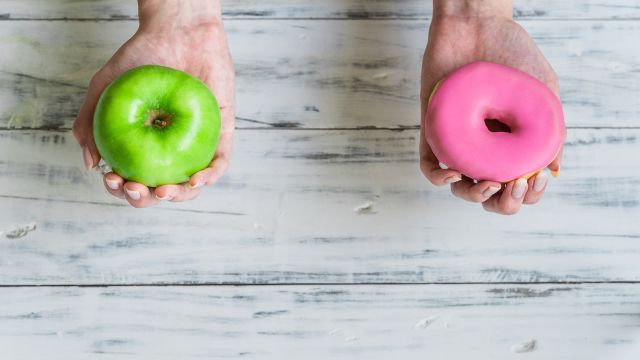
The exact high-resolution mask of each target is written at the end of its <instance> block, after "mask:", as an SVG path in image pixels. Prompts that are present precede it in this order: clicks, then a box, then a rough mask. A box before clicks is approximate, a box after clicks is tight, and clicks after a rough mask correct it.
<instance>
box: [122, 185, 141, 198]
mask: <svg viewBox="0 0 640 360" xmlns="http://www.w3.org/2000/svg"><path fill="white" fill-rule="evenodd" d="M124 191H126V192H127V196H128V197H130V198H131V199H133V200H140V193H139V192H137V191H135V190H129V189H126V188H125V189H124Z"/></svg>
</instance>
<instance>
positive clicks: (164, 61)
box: [73, 0, 235, 207]
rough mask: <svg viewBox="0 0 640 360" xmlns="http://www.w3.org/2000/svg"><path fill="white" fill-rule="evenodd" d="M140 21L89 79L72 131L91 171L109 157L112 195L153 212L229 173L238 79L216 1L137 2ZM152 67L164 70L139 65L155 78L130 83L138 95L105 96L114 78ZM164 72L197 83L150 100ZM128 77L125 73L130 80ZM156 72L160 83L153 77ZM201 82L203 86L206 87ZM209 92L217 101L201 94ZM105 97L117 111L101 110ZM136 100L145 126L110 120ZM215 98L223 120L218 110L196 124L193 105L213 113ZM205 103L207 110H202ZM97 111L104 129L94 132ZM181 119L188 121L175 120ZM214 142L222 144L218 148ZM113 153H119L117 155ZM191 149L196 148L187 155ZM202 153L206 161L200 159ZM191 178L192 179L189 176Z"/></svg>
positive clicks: (107, 178)
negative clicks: (171, 148) (173, 148)
mask: <svg viewBox="0 0 640 360" xmlns="http://www.w3.org/2000/svg"><path fill="white" fill-rule="evenodd" d="M139 17H140V26H139V28H138V31H137V32H136V33H135V34H134V35H133V37H132V38H131V39H129V40H128V41H127V42H126V43H125V44H124V45H123V46H122V47H121V48H120V49H119V50H118V51H117V52H116V53H115V54H114V55H113V57H112V58H111V59H110V60H109V61H108V62H107V63H106V64H105V65H104V66H103V67H102V68H101V69H100V70H99V71H98V72H97V73H96V74H95V75H94V76H93V78H92V79H91V82H90V84H89V89H88V91H87V96H86V99H85V102H84V104H83V105H82V108H81V109H80V111H79V113H78V117H77V119H76V121H75V122H74V124H73V134H74V136H75V137H76V139H77V140H78V142H79V143H80V145H81V147H82V152H83V158H84V161H85V167H86V168H87V169H91V168H93V167H95V166H96V165H97V164H98V162H99V161H100V158H101V153H102V152H104V154H102V155H103V156H104V158H105V161H106V162H107V163H109V165H111V166H112V167H113V169H114V170H115V171H114V172H110V173H107V174H105V175H104V185H105V188H106V189H107V191H108V192H109V193H111V194H112V195H114V196H116V197H119V198H122V199H126V200H127V201H128V202H129V204H131V205H132V206H134V207H148V206H152V205H155V204H157V203H158V202H160V201H161V200H168V201H173V202H176V201H184V200H189V199H192V198H194V197H196V196H197V195H198V194H199V192H200V188H201V187H202V186H203V185H207V184H213V183H215V182H216V181H217V180H218V179H219V178H220V177H221V176H222V175H223V173H224V172H225V170H226V169H227V167H228V164H229V157H230V155H231V149H232V147H233V134H234V122H235V91H234V77H235V75H234V70H233V64H232V62H231V57H230V55H229V50H228V45H227V41H226V35H225V32H224V28H223V25H222V21H221V19H220V7H219V2H217V1H198V0H183V1H180V3H179V4H178V3H177V2H173V1H155V0H140V1H139ZM148 64H157V65H161V66H145V67H142V69H147V70H149V71H148V73H147V75H150V76H151V78H152V80H148V81H149V83H147V84H146V85H144V86H143V85H138V86H133V88H135V89H136V90H135V91H134V92H135V94H128V95H125V92H126V91H125V92H121V91H115V92H114V91H110V90H106V91H105V89H107V87H108V86H109V85H110V84H111V83H114V88H113V89H114V90H116V88H118V86H116V85H115V84H116V83H117V82H118V81H116V79H117V78H118V77H119V76H120V75H122V74H123V73H125V72H127V71H128V70H130V69H133V68H135V67H139V66H143V65H148ZM167 68H173V69H177V70H180V71H181V72H184V73H187V74H189V75H191V76H189V75H186V74H184V73H181V72H176V73H178V74H182V78H183V79H190V80H192V81H187V80H185V84H190V85H188V86H185V87H182V86H179V88H181V90H176V89H177V88H178V87H174V90H169V88H168V87H165V88H164V89H165V91H159V90H158V91H159V92H160V93H164V95H162V94H160V96H159V98H157V99H156V100H153V97H154V96H153V95H152V93H154V91H153V89H154V88H155V89H159V88H163V86H164V85H158V84H159V83H162V81H160V80H159V79H164V78H165V76H164V75H158V74H159V73H162V72H164V71H161V70H168V71H170V72H171V71H174V70H171V69H167ZM150 70H153V71H150ZM134 72H135V70H132V73H134ZM128 74H130V73H127V74H125V75H124V78H125V79H127V78H128V77H129V75H128ZM156 75H158V79H156V80H153V78H154V77H156ZM145 77H146V75H145ZM169 77H170V76H169ZM131 78H135V77H131ZM196 78H197V79H199V80H197V79H196ZM130 80H132V79H130ZM114 81H115V82H114ZM200 81H201V82H200ZM152 83H153V84H155V85H152ZM195 84H199V85H195ZM201 85H206V87H204V89H203V86H201ZM207 87H208V89H209V90H211V92H212V93H213V95H214V96H215V97H214V96H210V95H211V94H208V95H207V94H206V92H204V91H202V90H206V88H207ZM120 90H122V88H120ZM103 92H104V93H105V96H107V97H108V98H109V99H110V100H109V101H107V100H106V98H105V101H104V103H103V104H102V105H106V104H107V103H109V104H111V105H114V109H115V110H113V111H115V113H106V112H104V111H103V110H104V109H101V108H102V107H103V106H102V105H100V106H98V100H99V98H100V96H101V94H102V93H103ZM142 92H147V93H146V95H144V96H145V97H144V98H141V97H140V96H142ZM170 93H177V94H178V95H177V98H175V99H174V100H173V102H172V101H168V100H167V99H168V98H169V97H170V96H169V94H170ZM180 93H181V94H180ZM134 98H137V99H138V100H140V101H142V102H143V103H146V105H147V108H146V110H145V109H144V106H142V105H143V104H142V103H139V102H138V104H139V106H138V107H136V109H137V110H138V111H140V112H139V113H137V114H138V116H137V117H136V116H134V117H133V118H134V119H142V120H141V121H140V122H138V125H139V126H140V127H139V128H138V129H136V130H132V128H129V129H128V130H127V129H125V128H126V127H127V126H128V125H126V124H127V121H123V120H127V119H132V118H130V117H128V114H127V116H122V117H119V116H111V115H115V114H117V113H119V114H120V115H122V114H123V113H124V112H125V110H126V108H128V109H129V110H131V109H132V107H134V104H133V103H135V101H133V102H129V105H125V103H126V101H124V102H123V101H122V100H123V99H125V100H126V99H134ZM214 98H215V100H217V103H218V106H219V110H220V112H219V122H217V121H216V120H215V119H216V116H215V114H214V113H209V115H208V116H205V117H198V119H200V120H198V119H195V121H194V116H191V115H194V114H193V109H195V108H194V106H195V105H194V104H195V103H196V102H199V103H201V104H203V105H202V109H204V108H207V109H214V108H215V107H213V106H210V105H211V104H212V101H213V102H215V100H212V99H214ZM163 99H164V100H163ZM154 101H157V102H155V103H154ZM207 103H208V104H209V106H206V105H204V104H207ZM161 105H163V106H161ZM164 105H167V106H168V105H170V106H171V107H170V108H169V107H165V106H164ZM118 109H119V110H118ZM190 109H191V110H190ZM190 111H191V115H189V112H190ZM94 113H95V115H96V117H95V118H96V120H97V122H98V123H97V124H96V125H97V128H99V130H98V129H96V132H95V133H94V129H93V122H94ZM200 115H203V114H200ZM118 118H119V119H120V121H119V120H118ZM184 119H190V120H189V121H180V122H178V121H179V120H184ZM207 119H208V120H207ZM112 122H113V123H112ZM218 124H219V125H218ZM218 126H219V127H218ZM197 129H199V130H197ZM218 131H219V135H218ZM115 133H118V135H115ZM196 133H197V134H199V135H195V134H196ZM94 135H96V137H95V138H94ZM216 138H218V139H219V140H218V142H217V147H216ZM143 139H144V140H143ZM96 142H97V143H98V144H96ZM161 144H165V145H166V144H172V145H171V146H178V147H184V148H181V151H180V153H181V154H177V153H174V154H173V155H172V156H170V154H171V153H172V152H171V151H168V150H167V149H164V148H163V145H161ZM115 148H118V149H117V150H113V149H115ZM186 148H189V149H191V150H190V151H186V152H182V150H185V149H186ZM99 149H100V151H98V150H99ZM109 149H112V150H109ZM134 149H135V150H136V151H134ZM213 149H215V153H213V151H214V150H213ZM205 153H207V157H209V159H208V160H206V159H205V156H204V155H203V154H205ZM151 154H154V156H153V157H152V156H151ZM197 154H200V155H197ZM125 155H126V156H125ZM152 159H155V160H152ZM153 161H156V162H155V163H153ZM202 168H204V169H202ZM132 169H134V170H132ZM200 169H201V170H200ZM194 171H195V173H193V172H194ZM190 173H193V175H191V176H190V177H189V175H190ZM119 174H120V175H119ZM149 186H151V187H149ZM154 186H155V188H154Z"/></svg>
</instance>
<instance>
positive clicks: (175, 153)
mask: <svg viewBox="0 0 640 360" xmlns="http://www.w3.org/2000/svg"><path fill="white" fill-rule="evenodd" d="M93 136H94V138H95V141H96V145H97V147H98V151H99V152H100V155H101V156H102V158H103V159H104V161H106V163H107V164H108V165H109V166H111V168H112V169H113V171H114V172H115V173H116V174H118V175H120V176H122V177H123V178H124V179H127V180H130V181H135V182H139V183H142V184H144V185H147V186H159V185H165V184H179V183H182V182H185V181H187V180H188V179H189V177H190V176H191V175H193V174H194V173H196V172H198V171H200V170H202V169H204V168H206V167H207V166H208V165H209V163H210V162H211V160H212V159H213V155H214V153H215V150H216V146H217V145H218V139H219V137H220V109H219V108H218V103H217V101H216V98H215V97H214V96H213V94H212V93H211V91H210V90H209V88H208V87H207V85H205V84H204V83H202V82H201V81H200V80H198V79H197V78H195V77H193V76H191V75H189V74H187V73H185V72H182V71H179V70H176V69H172V68H168V67H164V66H158V65H144V66H140V67H137V68H134V69H131V70H129V71H127V72H125V73H123V74H122V75H120V76H119V77H118V78H117V79H116V80H115V81H113V82H112V83H111V84H110V85H109V86H108V87H107V88H106V89H105V90H104V92H103V93H102V95H101V96H100V100H99V101H98V105H97V107H96V110H95V113H94V116H93Z"/></svg>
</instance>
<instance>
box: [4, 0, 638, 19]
mask: <svg viewBox="0 0 640 360" xmlns="http://www.w3.org/2000/svg"><path fill="white" fill-rule="evenodd" d="M0 5H1V7H0V15H1V16H2V17H0V19H2V18H5V19H106V20H122V19H135V18H136V17H137V8H136V4H135V2H134V1H129V0H111V1H95V0H26V1H25V0H2V1H1V2H0ZM222 9H223V13H224V16H225V17H226V18H231V19H236V18H243V19H244V18H249V19H263V18H267V19H268V18H310V19H317V18H331V19H363V18H367V19H371V18H375V19H397V18H411V19H416V18H427V17H430V16H431V10H432V7H431V1H429V0H376V1H371V0H322V1H306V2H305V1H301V0H268V1H255V0H223V1H222ZM513 14H514V16H515V17H516V18H521V19H522V18H525V19H529V18H533V19H550V20H556V19H562V20H566V19H638V18H640V6H639V5H638V2H637V1H635V0H616V1H598V0H587V1H580V0H571V1H552V0H516V1H514V11H513Z"/></svg>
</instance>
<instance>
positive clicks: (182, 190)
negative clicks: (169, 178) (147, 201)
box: [154, 183, 200, 202]
mask: <svg viewBox="0 0 640 360" xmlns="http://www.w3.org/2000/svg"><path fill="white" fill-rule="evenodd" d="M199 194H200V187H195V188H194V187H191V186H189V183H184V184H179V185H162V186H158V187H157V188H156V189H155V191H154V195H155V196H154V197H155V198H156V200H166V201H172V202H181V201H185V200H191V199H193V198H195V197H196V196H198V195H199Z"/></svg>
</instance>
